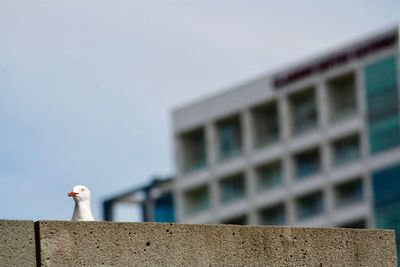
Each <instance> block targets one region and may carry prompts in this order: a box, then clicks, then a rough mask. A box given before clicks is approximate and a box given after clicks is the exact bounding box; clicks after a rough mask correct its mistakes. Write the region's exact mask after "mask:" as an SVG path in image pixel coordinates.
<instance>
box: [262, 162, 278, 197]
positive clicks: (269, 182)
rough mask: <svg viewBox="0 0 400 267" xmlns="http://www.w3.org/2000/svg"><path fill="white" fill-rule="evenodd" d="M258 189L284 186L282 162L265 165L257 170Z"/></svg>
mask: <svg viewBox="0 0 400 267" xmlns="http://www.w3.org/2000/svg"><path fill="white" fill-rule="evenodd" d="M257 180H258V189H259V190H264V189H271V188H274V187H277V186H280V185H281V184H282V181H283V178H282V166H281V162H280V161H276V162H272V163H269V164H266V165H263V166H261V167H259V168H258V169H257Z"/></svg>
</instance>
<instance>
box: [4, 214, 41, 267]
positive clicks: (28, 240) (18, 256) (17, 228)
mask: <svg viewBox="0 0 400 267" xmlns="http://www.w3.org/2000/svg"><path fill="white" fill-rule="evenodd" d="M35 247H36V246H35V229H34V223H33V221H3V220H0V266H4V267H6V266H36V249H35Z"/></svg>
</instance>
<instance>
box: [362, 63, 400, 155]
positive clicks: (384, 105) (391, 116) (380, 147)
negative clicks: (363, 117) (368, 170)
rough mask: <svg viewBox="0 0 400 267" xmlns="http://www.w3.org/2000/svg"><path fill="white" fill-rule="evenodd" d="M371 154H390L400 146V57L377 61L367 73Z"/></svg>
mask: <svg viewBox="0 0 400 267" xmlns="http://www.w3.org/2000/svg"><path fill="white" fill-rule="evenodd" d="M364 74H365V75H364V76H365V85H366V89H367V90H366V92H367V115H368V116H367V117H368V127H369V139H370V140H369V141H370V151H371V153H372V154H376V153H379V152H383V151H386V150H387V149H390V148H393V147H397V146H398V145H399V144H400V128H399V127H400V125H399V104H398V85H397V75H398V70H397V58H396V57H395V56H391V57H389V58H386V59H383V60H380V61H378V62H374V63H372V64H370V65H368V66H367V67H366V68H365V70H364Z"/></svg>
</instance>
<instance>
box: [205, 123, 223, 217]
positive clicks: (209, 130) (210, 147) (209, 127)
mask: <svg viewBox="0 0 400 267" xmlns="http://www.w3.org/2000/svg"><path fill="white" fill-rule="evenodd" d="M205 127H206V138H207V159H208V166H209V174H210V177H211V178H210V179H209V182H208V186H209V187H208V190H209V197H210V211H211V214H212V217H213V218H217V214H218V211H217V209H218V205H219V199H220V197H219V186H218V182H217V180H216V177H215V174H214V173H215V171H214V170H215V166H216V165H217V164H218V135H217V129H216V125H215V122H214V121H209V122H207V123H206V126H205Z"/></svg>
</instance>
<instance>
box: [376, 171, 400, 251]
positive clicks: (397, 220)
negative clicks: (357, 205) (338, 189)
mask: <svg viewBox="0 0 400 267" xmlns="http://www.w3.org/2000/svg"><path fill="white" fill-rule="evenodd" d="M399 177H400V165H399V164H398V165H394V166H389V167H386V168H384V169H381V170H378V171H376V172H374V173H373V174H372V189H373V197H374V201H373V205H374V215H375V226H376V227H377V228H380V229H394V230H395V235H396V243H397V251H400V179H399Z"/></svg>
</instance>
